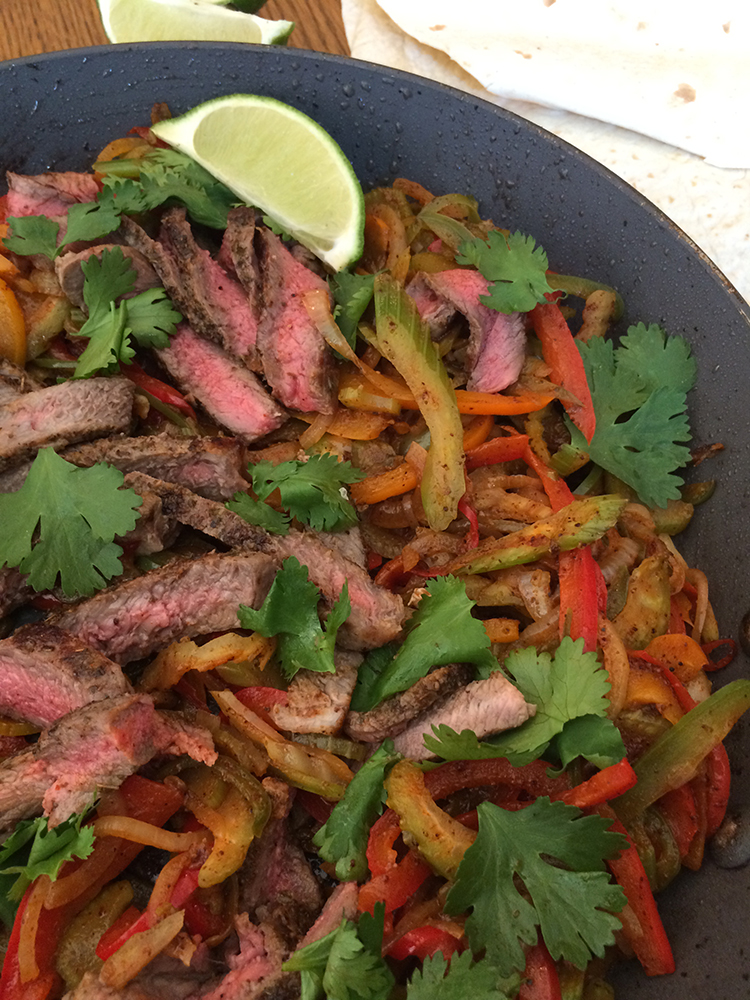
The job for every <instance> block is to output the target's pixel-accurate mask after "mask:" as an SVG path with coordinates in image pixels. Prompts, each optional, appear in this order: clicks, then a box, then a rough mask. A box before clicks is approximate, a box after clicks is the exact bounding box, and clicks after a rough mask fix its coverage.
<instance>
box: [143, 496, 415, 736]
mask: <svg viewBox="0 0 750 1000" xmlns="http://www.w3.org/2000/svg"><path fill="white" fill-rule="evenodd" d="M130 482H131V483H132V484H133V488H134V489H136V491H137V492H141V490H143V491H144V492H149V491H150V492H153V493H156V494H158V495H159V496H160V497H161V500H162V510H163V512H164V514H165V515H166V516H167V517H169V518H174V519H175V520H178V521H180V522H181V523H182V524H186V525H189V526H190V527H191V528H195V529H196V530H197V531H202V532H203V533H204V534H207V535H209V536H210V537H211V538H215V539H217V540H218V541H221V542H223V543H224V544H225V545H227V546H230V547H239V546H242V547H249V548H252V549H254V550H256V551H259V552H265V553H267V554H269V555H273V556H275V557H277V558H278V559H280V560H281V559H286V558H287V557H289V556H294V557H295V558H296V559H298V560H299V562H300V563H301V564H302V565H303V566H305V567H307V572H308V575H309V578H310V580H311V581H312V582H313V583H314V584H315V586H316V587H318V588H319V590H320V591H321V593H322V594H323V597H324V598H325V601H326V602H327V603H328V605H329V606H330V605H331V604H333V603H334V602H335V601H337V600H338V598H339V596H340V594H341V589H342V587H343V586H344V583H345V582H346V583H347V584H348V588H349V600H350V601H351V605H352V611H351V614H350V616H349V619H348V620H347V622H346V623H345V625H344V626H343V627H342V628H341V630H340V631H339V641H340V642H341V644H342V645H344V646H346V647H347V648H351V649H374V648H375V647H377V646H383V645H385V643H386V642H390V641H391V639H394V638H395V637H396V636H397V635H398V633H399V632H400V631H401V626H402V625H403V621H404V617H405V614H406V611H405V609H404V604H403V601H402V600H401V598H400V597H399V596H398V595H397V594H392V593H391V592H390V591H389V590H386V589H385V588H384V587H379V586H377V584H375V583H373V581H372V579H371V578H370V576H369V574H368V573H367V571H366V570H365V569H363V568H362V566H360V565H357V564H356V563H354V562H352V561H351V560H350V559H347V557H346V556H345V555H342V554H341V552H340V551H338V550H337V549H335V548H334V547H333V545H334V544H336V543H335V539H336V535H335V534H334V533H321V534H320V535H318V534H316V533H315V532H312V531H290V532H289V534H288V535H283V536H282V535H269V534H268V533H267V532H265V531H263V529H262V528H258V527H255V526H254V525H251V524H248V523H247V522H246V521H244V520H243V519H242V518H241V517H240V516H239V515H238V514H235V513H234V512H233V511H229V510H227V509H226V507H225V506H224V505H223V504H219V503H216V502H214V501H210V500H206V499H202V498H201V497H197V496H195V494H193V493H191V492H190V491H189V490H186V489H185V488H184V487H181V486H178V485H176V484H168V483H163V482H162V483H160V482H158V481H157V480H154V479H151V478H150V477H148V476H141V477H140V479H138V480H136V479H133V480H130ZM137 484H140V485H137ZM341 544H342V546H343V547H344V549H345V550H346V551H348V552H351V553H352V554H353V555H356V554H357V550H358V545H357V544H356V535H355V536H354V539H352V538H344V539H342V542H341ZM299 731H300V732H302V731H303V730H299Z"/></svg>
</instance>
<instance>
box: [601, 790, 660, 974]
mask: <svg viewBox="0 0 750 1000" xmlns="http://www.w3.org/2000/svg"><path fill="white" fill-rule="evenodd" d="M597 811H598V812H599V813H600V814H601V815H602V816H606V817H607V818H608V819H611V820H612V826H611V829H612V830H614V831H615V832H616V833H621V834H623V836H625V837H627V839H628V846H627V847H626V848H625V850H624V851H623V852H622V854H620V856H619V857H617V858H612V859H610V860H609V861H608V862H607V865H608V866H609V870H610V871H611V872H612V874H613V875H614V877H615V879H616V880H617V882H618V884H619V885H621V886H622V888H623V890H624V892H625V895H626V897H627V900H628V903H629V904H630V909H631V910H632V913H633V915H634V916H635V918H636V920H637V923H638V927H639V930H638V931H635V930H634V928H633V927H632V926H631V924H630V923H627V922H626V923H624V924H623V931H624V933H625V935H626V937H627V938H628V941H629V943H630V946H631V947H632V949H633V951H634V952H635V954H636V956H637V958H638V960H639V962H640V963H641V965H642V966H643V969H644V971H645V973H646V975H647V976H663V975H667V974H668V973H670V972H674V970H675V964H674V956H673V955H672V949H671V947H670V944H669V941H668V939H667V934H666V931H665V930H664V924H663V923H662V921H661V917H660V916H659V911H658V909H657V907H656V902H655V900H654V895H653V893H652V892H651V887H650V885H649V882H648V876H647V875H646V872H645V870H644V868H643V863H642V862H641V859H640V857H639V856H638V851H637V850H636V848H635V846H634V845H633V841H632V840H631V839H630V837H629V836H628V833H627V831H626V829H625V827H624V826H623V825H622V823H621V822H620V821H619V820H618V819H617V817H616V816H615V814H614V812H613V811H612V809H611V808H610V807H609V806H607V805H600V806H598V807H597Z"/></svg>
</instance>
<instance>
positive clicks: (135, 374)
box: [122, 361, 198, 420]
mask: <svg viewBox="0 0 750 1000" xmlns="http://www.w3.org/2000/svg"><path fill="white" fill-rule="evenodd" d="M122 374H123V375H124V376H125V378H128V379H130V381H131V382H133V384H134V385H137V386H138V388H139V389H143V390H144V392H147V393H149V394H150V395H151V396H153V397H154V398H155V399H158V400H159V402H160V403H164V404H165V405H166V406H171V407H173V408H174V409H175V410H179V411H180V412H181V413H184V414H185V416H186V417H192V418H193V420H197V419H198V418H197V417H196V415H195V410H194V409H193V408H192V406H191V405H190V403H188V401H187V400H186V399H185V397H184V396H183V395H182V393H181V392H178V391H177V389H174V388H173V387H172V386H171V385H167V383H166V382H162V381H161V379H158V378H153V376H151V375H147V374H146V372H144V370H143V369H142V368H141V366H140V365H139V364H138V363H137V362H136V361H131V362H130V364H128V365H124V366H123V369H122Z"/></svg>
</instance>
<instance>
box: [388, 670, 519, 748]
mask: <svg viewBox="0 0 750 1000" xmlns="http://www.w3.org/2000/svg"><path fill="white" fill-rule="evenodd" d="M535 714H536V706H535V705H530V704H529V703H528V702H527V701H525V700H524V697H523V695H522V694H521V692H520V691H519V690H518V688H517V687H514V685H513V684H511V683H510V681H509V680H508V678H507V677H505V675H504V674H503V673H502V671H500V670H496V671H495V672H494V673H493V674H491V675H490V676H489V677H488V678H487V679H486V680H481V681H472V682H471V684H468V685H467V686H466V687H465V688H462V689H461V690H460V691H457V692H456V693H455V694H452V695H451V696H450V697H449V698H448V699H447V701H444V702H443V703H442V704H440V705H436V706H434V707H433V708H431V709H430V710H429V711H427V712H425V713H423V714H422V715H420V716H418V717H417V718H416V719H415V720H414V721H413V722H412V723H411V725H410V726H408V728H406V729H405V730H404V731H403V732H402V733H401V734H400V735H398V736H397V737H396V738H395V739H394V741H393V745H394V747H395V748H396V750H397V751H398V752H399V753H402V754H403V755H404V756H405V757H410V758H411V759H412V760H426V759H427V758H429V757H432V756H433V754H431V753H430V752H429V750H428V749H427V747H426V746H425V745H424V736H425V734H428V735H432V727H433V726H440V725H446V726H450V728H451V729H454V730H455V731H456V732H457V733H460V732H461V731H462V730H464V729H471V730H472V731H473V732H474V733H476V735H477V739H480V740H481V739H484V737H485V736H491V735H492V734H493V733H500V732H502V731H503V730H505V729H514V728H515V727H516V726H520V725H521V724H522V723H524V722H526V720H527V719H530V718H531V717H532V716H533V715H535Z"/></svg>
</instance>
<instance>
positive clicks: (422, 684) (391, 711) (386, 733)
mask: <svg viewBox="0 0 750 1000" xmlns="http://www.w3.org/2000/svg"><path fill="white" fill-rule="evenodd" d="M473 676H474V670H473V668H472V667H470V666H468V665H467V664H465V663H449V664H448V665H447V666H445V667H436V669H435V670H432V671H431V672H430V673H429V674H427V676H426V677H421V678H420V679H419V680H418V681H417V682H416V684H414V685H413V686H412V687H410V688H409V689H408V690H407V691H402V692H401V693H400V694H394V695H393V697H392V698H386V700H385V701H383V702H381V703H380V705H378V706H377V708H373V709H372V710H371V711H369V712H350V713H349V715H348V716H347V719H346V732H347V735H348V736H350V737H351V738H352V739H353V740H362V742H364V743H382V741H383V740H385V739H388V738H389V737H393V736H397V735H398V734H399V733H400V732H402V731H403V730H404V729H406V727H407V726H408V725H409V723H410V722H411V720H412V719H413V718H414V717H415V716H418V715H420V714H421V713H422V712H424V711H426V710H427V709H428V708H430V707H431V706H432V705H434V704H435V702H436V701H438V700H439V699H444V698H446V697H448V695H451V694H453V692H454V691H457V690H458V689H459V688H462V687H463V686H464V685H465V684H468V683H469V681H470V680H471V679H472V677H473Z"/></svg>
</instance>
